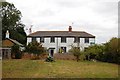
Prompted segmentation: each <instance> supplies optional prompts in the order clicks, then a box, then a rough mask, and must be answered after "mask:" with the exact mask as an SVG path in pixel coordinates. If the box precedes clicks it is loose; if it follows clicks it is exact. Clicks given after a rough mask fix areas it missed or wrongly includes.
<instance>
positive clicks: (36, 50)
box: [26, 41, 46, 59]
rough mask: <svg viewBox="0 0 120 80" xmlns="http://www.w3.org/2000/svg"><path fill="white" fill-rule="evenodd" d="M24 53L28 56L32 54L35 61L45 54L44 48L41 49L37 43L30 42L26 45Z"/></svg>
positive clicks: (40, 45)
mask: <svg viewBox="0 0 120 80" xmlns="http://www.w3.org/2000/svg"><path fill="white" fill-rule="evenodd" d="M26 51H27V52H28V53H30V54H33V55H34V57H36V58H35V59H39V56H40V54H42V53H44V52H46V50H45V48H44V47H42V44H41V43H38V42H37V41H34V42H31V43H29V44H28V45H27V47H26Z"/></svg>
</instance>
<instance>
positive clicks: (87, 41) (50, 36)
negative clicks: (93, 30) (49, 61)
mask: <svg viewBox="0 0 120 80" xmlns="http://www.w3.org/2000/svg"><path fill="white" fill-rule="evenodd" d="M32 41H37V42H40V43H42V45H43V47H45V48H47V49H48V50H49V53H50V55H51V56H53V53H59V52H62V53H67V52H68V51H69V50H70V49H71V45H74V46H76V47H80V49H81V50H84V49H85V48H87V47H88V46H90V45H92V44H95V36H93V35H91V34H89V33H87V32H85V31H72V27H71V26H69V28H68V31H37V32H34V33H31V34H29V35H28V36H27V45H28V44H29V43H30V42H32Z"/></svg>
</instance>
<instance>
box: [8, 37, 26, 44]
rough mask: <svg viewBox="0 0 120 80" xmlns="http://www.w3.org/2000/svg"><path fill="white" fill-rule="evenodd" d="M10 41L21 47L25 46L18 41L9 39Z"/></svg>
mask: <svg viewBox="0 0 120 80" xmlns="http://www.w3.org/2000/svg"><path fill="white" fill-rule="evenodd" d="M7 39H8V40H10V41H12V42H13V43H15V44H17V45H19V46H24V45H23V44H21V43H19V42H18V41H16V40H13V39H10V38H7Z"/></svg>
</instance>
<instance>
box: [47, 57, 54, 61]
mask: <svg viewBox="0 0 120 80" xmlns="http://www.w3.org/2000/svg"><path fill="white" fill-rule="evenodd" d="M45 61H46V62H54V59H53V58H52V57H50V56H48V58H47V59H46V60H45Z"/></svg>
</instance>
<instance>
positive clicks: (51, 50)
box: [50, 49, 54, 57]
mask: <svg viewBox="0 0 120 80" xmlns="http://www.w3.org/2000/svg"><path fill="white" fill-rule="evenodd" d="M53 54H54V49H50V56H51V57H53Z"/></svg>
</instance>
